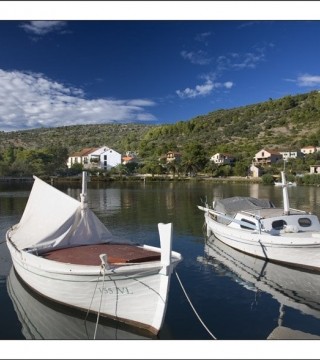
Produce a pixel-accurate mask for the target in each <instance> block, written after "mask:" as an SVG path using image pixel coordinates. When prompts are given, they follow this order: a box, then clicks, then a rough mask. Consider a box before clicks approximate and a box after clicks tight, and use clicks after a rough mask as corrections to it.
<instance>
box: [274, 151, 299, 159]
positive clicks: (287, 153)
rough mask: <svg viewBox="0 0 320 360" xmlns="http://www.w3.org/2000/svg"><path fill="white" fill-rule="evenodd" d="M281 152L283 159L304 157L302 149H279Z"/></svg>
mask: <svg viewBox="0 0 320 360" xmlns="http://www.w3.org/2000/svg"><path fill="white" fill-rule="evenodd" d="M279 152H280V154H281V155H282V158H283V160H288V159H298V158H300V157H303V153H302V152H301V151H300V150H296V151H290V150H288V151H279Z"/></svg>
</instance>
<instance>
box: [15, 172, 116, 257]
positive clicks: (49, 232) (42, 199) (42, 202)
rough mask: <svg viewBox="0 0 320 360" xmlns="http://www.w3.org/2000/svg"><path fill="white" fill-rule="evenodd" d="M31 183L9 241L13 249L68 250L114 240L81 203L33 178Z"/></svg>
mask: <svg viewBox="0 0 320 360" xmlns="http://www.w3.org/2000/svg"><path fill="white" fill-rule="evenodd" d="M34 179H35V181H34V184H33V187H32V190H31V193H30V196H29V199H28V202H27V205H26V207H25V210H24V212H23V215H22V217H21V220H20V222H19V223H18V224H17V225H16V226H15V227H14V230H13V231H12V232H11V234H10V238H11V240H12V241H13V243H14V244H15V245H16V247H17V248H18V249H19V250H21V249H26V248H28V249H37V250H38V251H39V252H41V251H47V250H48V249H52V248H62V247H72V246H79V245H85V244H99V243H105V242H110V241H117V242H119V240H118V239H117V240H115V238H114V237H113V235H112V234H111V233H110V231H109V230H108V229H107V228H106V227H105V226H104V224H103V223H102V222H101V221H100V220H99V219H98V218H97V216H96V215H95V214H94V213H93V212H92V211H91V210H90V209H89V208H86V209H84V210H83V209H81V202H80V201H78V200H76V199H74V198H72V197H70V196H68V195H66V194H65V193H63V192H61V191H59V190H58V189H56V188H54V187H53V186H51V185H49V184H47V183H46V182H44V181H42V180H41V179H39V178H37V177H36V176H34Z"/></svg>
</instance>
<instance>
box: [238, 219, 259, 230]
mask: <svg viewBox="0 0 320 360" xmlns="http://www.w3.org/2000/svg"><path fill="white" fill-rule="evenodd" d="M241 222H242V224H240V227H241V229H249V230H254V229H255V228H256V224H255V223H254V222H252V221H249V220H247V219H241ZM244 223H247V224H248V226H246V225H245V224H244Z"/></svg>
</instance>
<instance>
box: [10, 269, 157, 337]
mask: <svg viewBox="0 0 320 360" xmlns="http://www.w3.org/2000/svg"><path fill="white" fill-rule="evenodd" d="M7 290H8V294H9V296H10V298H11V300H12V303H13V306H14V309H15V312H16V313H17V316H18V319H19V321H20V322H21V325H22V333H23V335H24V337H25V338H26V339H33V340H40V339H42V340H71V339H75V340H89V339H93V338H94V334H95V332H96V336H95V339H104V340H119V339H120V340H124V339H127V340H142V339H143V340H146V339H151V337H149V336H146V335H144V334H140V333H138V330H137V332H133V330H132V331H131V330H130V329H129V328H128V327H127V326H125V325H123V324H120V323H116V322H111V321H108V320H106V319H101V318H100V322H99V324H98V327H97V331H95V328H96V316H95V315H92V316H90V318H89V317H88V318H87V320H85V314H84V313H82V312H78V311H76V310H71V309H69V308H67V307H65V306H62V305H59V304H55V303H52V302H51V301H48V300H45V299H44V298H43V297H41V296H39V295H38V294H36V293H35V292H33V291H32V290H31V289H29V288H28V287H26V285H25V284H24V283H23V282H22V281H21V280H20V278H18V276H17V274H16V272H15V270H14V268H13V267H12V268H11V270H10V273H9V276H8V278H7Z"/></svg>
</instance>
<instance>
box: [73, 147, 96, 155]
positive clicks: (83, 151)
mask: <svg viewBox="0 0 320 360" xmlns="http://www.w3.org/2000/svg"><path fill="white" fill-rule="evenodd" d="M98 149H99V148H93V147H92V148H84V149H82V150H80V151H77V152H74V153H73V154H71V155H70V157H76V156H79V157H81V156H88V155H89V154H91V153H92V152H94V151H96V150H98Z"/></svg>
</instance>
